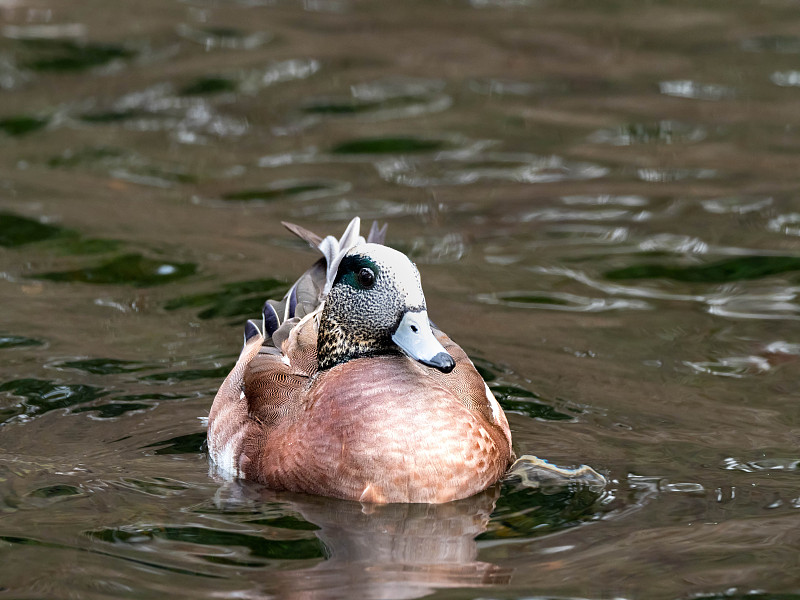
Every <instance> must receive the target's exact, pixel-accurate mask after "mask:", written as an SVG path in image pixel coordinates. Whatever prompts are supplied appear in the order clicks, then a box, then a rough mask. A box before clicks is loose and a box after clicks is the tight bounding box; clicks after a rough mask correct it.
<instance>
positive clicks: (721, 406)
mask: <svg viewBox="0 0 800 600" xmlns="http://www.w3.org/2000/svg"><path fill="white" fill-rule="evenodd" d="M0 15H1V16H2V19H0V23H2V25H0V299H1V300H0V301H1V302H2V312H1V313H0V314H2V320H0V557H2V560H0V598H66V597H71V598H72V597H79V598H165V597H175V598H183V597H186V598H189V597H191V598H220V597H237V598H267V597H297V598H335V597H346V598H357V597H361V598H415V597H423V596H425V597H431V598H478V597H480V598H530V597H548V598H550V597H558V598H568V597H575V598H578V597H580V598H610V597H617V598H619V597H627V598H657V599H678V598H681V599H683V598H723V597H724V598H744V597H747V598H756V599H766V598H770V599H772V598H780V599H783V600H788V599H796V598H800V578H798V575H797V573H798V572H800V527H798V525H800V485H798V482H800V480H799V479H798V477H800V411H799V410H798V388H799V387H800V378H799V377H798V365H800V328H799V327H798V318H799V317H800V302H799V301H798V291H799V290H800V200H799V199H798V181H799V180H800V168H798V167H800V137H798V127H800V33H798V32H800V5H798V3H797V2H796V1H795V0H765V1H762V2H758V3H755V2H750V1H745V0H729V1H727V2H714V1H711V0H697V1H694V2H685V1H681V0H658V1H656V0H654V1H647V2H643V1H633V0H595V1H594V2H581V1H577V0H574V1H567V0H471V1H469V0H450V1H445V0H428V1H426V2H420V1H413V0H412V1H408V2H389V1H386V0H375V1H372V2H367V1H361V0H305V1H302V2H301V1H291V0H287V1H284V0H137V1H133V0H116V1H115V2H113V3H109V2H107V1H104V0H72V1H71V2H55V1H54V0H0ZM356 215H359V216H361V218H362V220H363V222H364V224H365V225H367V226H368V225H369V223H370V222H371V220H373V219H377V220H379V221H381V222H388V223H389V231H388V236H387V243H389V244H390V245H392V246H393V247H395V248H397V249H399V250H401V251H403V252H406V253H407V254H408V255H409V256H410V257H411V258H412V260H414V261H415V262H416V263H417V265H418V266H419V268H420V271H421V273H422V279H423V286H424V289H425V292H426V296H427V303H428V308H429V313H430V315H431V318H432V319H433V320H434V321H435V322H436V323H437V325H439V326H440V327H441V328H442V329H443V330H444V331H446V332H447V333H448V334H449V335H450V336H451V337H452V338H453V339H454V340H455V341H457V342H458V343H459V344H461V345H462V346H463V347H464V348H465V350H466V351H467V352H468V353H469V354H470V356H472V357H473V358H474V360H475V363H476V365H477V366H478V367H479V368H480V370H481V372H482V374H483V375H484V377H485V379H486V380H487V382H488V383H489V385H490V387H491V388H492V389H493V391H494V393H495V395H496V396H497V397H498V399H499V400H500V401H501V404H502V405H503V407H504V408H505V410H506V412H507V414H508V416H509V420H510V422H511V427H512V431H513V436H514V441H515V446H516V449H517V453H518V454H533V455H536V456H538V457H540V458H544V459H548V460H550V461H551V462H554V463H556V464H558V465H561V466H574V465H579V464H582V463H585V464H589V465H591V466H592V467H594V468H595V469H597V470H598V471H600V472H602V473H604V474H605V475H606V476H607V477H608V478H609V485H608V486H607V487H606V489H605V490H596V489H590V488H588V487H585V486H580V485H573V486H570V487H567V488H557V489H545V490H535V489H531V488H529V487H526V486H525V485H523V484H521V483H520V482H519V481H517V480H512V481H509V482H507V483H506V484H504V485H503V486H502V487H501V488H498V489H494V490H489V491H488V492H487V493H485V494H483V495H481V496H478V497H476V498H473V499H469V500H467V501H463V502H459V503H453V504H450V505H445V506H443V507H434V506H393V507H392V506H390V507H362V506H361V505H360V504H353V503H346V502H338V501H333V500H327V499H314V498H309V497H302V496H291V495H282V494H273V493H270V492H268V491H265V490H262V489H259V488H258V487H257V486H253V485H249V484H247V483H226V482H223V481H219V480H216V479H214V478H212V477H210V476H209V474H208V465H207V458H206V456H205V454H204V453H203V447H202V446H203V442H204V439H205V424H204V422H203V420H202V419H203V417H205V416H206V415H207V414H208V409H209V407H210V405H211V401H212V399H213V396H214V393H215V391H216V389H217V387H218V386H219V384H220V382H221V380H222V378H223V377H224V376H225V375H226V373H227V371H228V370H229V369H230V367H231V366H232V364H233V362H234V360H235V358H236V356H237V355H238V352H239V349H240V345H241V339H242V338H241V336H242V325H243V323H244V321H245V319H247V318H250V317H256V316H258V315H259V313H260V308H261V305H262V304H263V302H264V300H265V299H266V298H268V297H279V296H280V295H282V294H283V293H284V291H285V290H286V289H287V287H288V285H290V284H291V282H292V281H294V278H296V277H297V276H298V275H299V274H300V273H301V272H302V271H303V270H304V269H305V268H307V266H309V265H310V264H311V263H312V262H313V261H314V260H316V256H315V254H314V253H313V252H312V251H311V250H310V249H308V248H307V246H305V245H304V244H303V243H302V242H301V241H299V240H297V239H294V238H293V237H292V236H291V235H290V234H289V233H288V232H287V231H285V230H284V229H283V228H282V226H281V224H280V222H281V221H282V220H284V221H290V222H294V223H298V224H300V225H302V226H304V227H306V228H308V229H310V230H312V231H315V232H316V233H319V234H321V235H327V234H335V235H337V236H338V235H341V233H342V231H343V229H344V226H345V225H346V223H347V222H348V221H349V220H350V219H351V218H352V217H353V216H356Z"/></svg>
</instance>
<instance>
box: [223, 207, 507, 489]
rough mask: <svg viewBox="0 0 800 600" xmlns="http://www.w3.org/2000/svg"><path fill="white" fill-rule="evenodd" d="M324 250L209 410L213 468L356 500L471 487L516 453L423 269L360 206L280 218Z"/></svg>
mask: <svg viewBox="0 0 800 600" xmlns="http://www.w3.org/2000/svg"><path fill="white" fill-rule="evenodd" d="M284 226H286V227H287V229H289V230H290V231H292V232H293V233H294V234H296V235H298V236H299V237H300V238H302V239H304V240H305V241H307V242H308V243H309V244H310V245H311V246H312V247H313V248H315V249H318V250H319V251H320V252H321V253H322V255H323V256H322V258H320V259H319V260H318V261H317V262H316V263H315V264H314V265H313V266H312V267H311V268H310V269H309V270H308V271H306V273H304V274H303V275H302V276H301V277H300V279H299V280H298V281H297V282H296V283H295V284H294V285H293V286H292V287H291V289H290V290H289V292H287V294H286V296H284V298H283V300H282V301H280V302H276V301H273V300H268V301H267V303H266V304H265V305H264V310H263V314H262V318H261V320H260V322H258V321H253V320H251V321H248V322H247V323H246V325H245V342H244V348H243V349H242V352H241V354H240V356H239V359H238V360H237V362H236V365H235V366H234V367H233V369H232V370H231V372H230V374H229V375H228V376H227V378H226V379H225V381H224V382H223V383H222V386H221V387H220V389H219V391H218V392H217V395H216V397H215V398H214V403H213V405H212V407H211V412H210V414H209V418H208V450H209V456H210V459H211V461H212V463H213V465H214V467H215V469H216V471H217V473H219V474H221V475H223V476H227V477H240V478H245V479H250V480H254V481H257V482H260V483H262V484H264V485H265V486H267V487H269V488H271V489H275V490H289V491H294V492H306V493H310V494H317V495H322V496H332V497H337V498H343V499H347V500H358V501H361V502H373V503H390V502H425V503H442V502H448V501H451V500H457V499H460V498H465V497H468V496H471V495H473V494H476V493H478V492H480V491H482V490H484V489H486V488H488V487H489V486H491V485H492V484H494V483H495V482H497V481H498V480H499V479H500V478H501V477H502V476H503V475H504V474H505V472H506V471H507V469H508V468H509V466H510V465H511V464H512V462H513V461H514V453H513V451H512V449H511V432H510V430H509V427H508V421H507V420H506V416H505V414H504V413H503V410H502V408H501V407H500V405H499V404H498V402H497V400H496V399H495V397H494V395H493V394H492V392H491V391H490V389H489V387H488V386H487V385H486V383H485V382H484V381H483V379H482V378H481V376H480V375H479V374H478V371H477V370H476V369H475V366H474V365H473V364H472V362H471V361H470V359H469V358H468V357H467V355H466V353H465V352H464V351H463V350H462V349H461V348H460V347H459V346H458V345H457V344H456V343H455V342H453V341H452V340H451V339H450V338H449V337H447V335H445V334H444V333H443V332H441V331H440V330H439V329H437V328H436V326H435V325H433V324H432V323H431V322H430V321H429V319H428V313H427V306H426V303H425V296H424V294H423V292H422V285H421V283H420V276H419V271H418V270H417V268H416V266H415V265H414V264H413V263H412V262H411V261H410V260H409V259H408V257H407V256H406V255H404V254H402V253H401V252H398V251H397V250H394V249H392V248H390V247H388V246H385V245H384V244H383V241H384V238H385V234H386V225H384V227H383V228H382V229H379V228H378V227H377V224H373V226H372V229H371V231H370V232H369V235H368V236H367V238H366V239H365V238H364V237H362V236H361V235H360V233H359V229H360V221H359V219H358V217H356V218H355V219H353V220H352V221H351V222H350V224H349V226H348V227H347V230H346V231H345V233H344V235H343V236H342V237H341V238H340V239H339V240H337V239H336V238H335V237H333V236H328V237H326V238H324V239H323V238H320V237H319V236H318V235H316V234H314V233H312V232H310V231H308V230H306V229H304V228H302V227H299V226H297V225H293V224H289V223H284Z"/></svg>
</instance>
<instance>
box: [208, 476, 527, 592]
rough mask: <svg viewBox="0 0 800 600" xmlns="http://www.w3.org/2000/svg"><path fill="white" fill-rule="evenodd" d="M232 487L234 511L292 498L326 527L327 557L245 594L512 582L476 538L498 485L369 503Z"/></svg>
mask: <svg viewBox="0 0 800 600" xmlns="http://www.w3.org/2000/svg"><path fill="white" fill-rule="evenodd" d="M231 485H232V486H233V487H228V488H227V489H225V494H230V495H229V496H228V499H227V500H226V501H225V502H223V505H227V508H228V509H234V510H235V509H236V507H237V506H241V504H242V502H244V501H248V500H249V501H251V502H252V501H261V502H263V501H268V502H276V501H280V502H281V503H286V505H287V508H288V509H289V510H291V511H295V512H297V513H299V514H300V515H301V516H302V517H303V519H305V520H306V521H308V522H309V523H313V524H315V525H316V526H317V527H318V528H319V529H318V530H316V531H314V535H316V537H317V538H318V539H319V540H320V541H321V542H322V544H323V545H324V547H325V551H326V557H327V560H325V561H323V562H320V563H318V564H317V565H315V566H313V567H311V568H305V569H299V570H296V569H292V570H285V571H275V572H272V573H270V574H269V575H268V577H269V581H267V582H262V583H261V584H256V585H257V586H258V587H256V588H255V589H250V590H241V591H240V592H238V593H239V594H242V596H240V597H248V598H257V597H262V595H263V596H268V595H272V594H277V595H279V596H280V597H282V598H297V599H300V598H302V599H322V598H342V597H349V598H387V599H388V598H396V599H404V598H420V597H422V596H425V595H427V594H430V593H431V592H432V591H434V590H436V589H440V588H447V587H465V586H467V587H481V586H485V585H503V584H507V583H508V582H509V581H510V579H511V574H512V573H511V570H510V569H504V568H501V567H499V566H497V565H494V564H491V563H487V562H483V561H481V560H478V544H477V542H476V541H475V538H476V536H478V535H479V534H481V533H482V532H484V531H486V529H487V527H488V523H489V518H490V515H491V514H492V511H493V510H494V507H495V503H496V501H497V499H498V497H499V494H500V489H499V487H497V486H495V487H494V488H491V489H489V490H486V491H485V492H483V493H481V494H478V495H477V496H473V497H472V498H467V499H465V500H459V501H457V502H449V503H447V504H440V505H435V504H388V505H363V504H361V503H358V502H345V501H340V500H332V499H329V498H320V497H315V496H305V495H299V494H277V493H275V492H270V491H266V490H261V489H257V488H255V487H254V486H252V485H247V484H231ZM258 579H259V580H261V577H259V578H258ZM262 586H263V587H262Z"/></svg>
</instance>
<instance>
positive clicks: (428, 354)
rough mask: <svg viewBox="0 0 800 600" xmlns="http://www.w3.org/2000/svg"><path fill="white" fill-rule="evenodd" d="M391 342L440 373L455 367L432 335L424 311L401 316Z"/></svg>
mask: <svg viewBox="0 0 800 600" xmlns="http://www.w3.org/2000/svg"><path fill="white" fill-rule="evenodd" d="M392 340H393V341H394V343H395V344H397V345H398V346H399V347H400V349H401V350H402V351H403V352H405V353H406V354H407V355H408V356H410V357H411V358H413V359H414V360H416V361H419V362H421V363H422V364H423V365H425V366H428V367H433V368H434V369H439V370H440V371H441V372H442V373H449V372H450V371H452V370H453V368H455V366H456V361H454V360H453V357H452V356H450V355H449V354H448V353H447V350H445V349H444V346H442V345H441V344H440V343H439V340H437V339H436V337H435V336H434V335H433V331H432V330H431V325H430V322H429V321H428V311H426V310H421V311H416V312H407V313H406V314H405V315H403V318H402V319H401V320H400V325H398V326H397V330H396V331H395V332H394V334H392Z"/></svg>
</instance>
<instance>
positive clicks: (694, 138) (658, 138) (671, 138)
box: [587, 120, 708, 146]
mask: <svg viewBox="0 0 800 600" xmlns="http://www.w3.org/2000/svg"><path fill="white" fill-rule="evenodd" d="M707 135H708V132H707V130H706V129H705V128H704V127H699V126H693V125H688V124H686V123H681V122H679V121H670V120H664V121H658V122H656V123H626V124H623V125H618V126H617V127H610V128H606V129H599V130H597V131H595V132H594V133H592V134H591V135H590V136H589V137H588V138H587V139H588V141H589V142H592V143H594V144H610V145H612V146H633V145H635V144H653V143H657V144H674V143H676V142H701V141H703V140H704V139H706V137H707Z"/></svg>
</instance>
